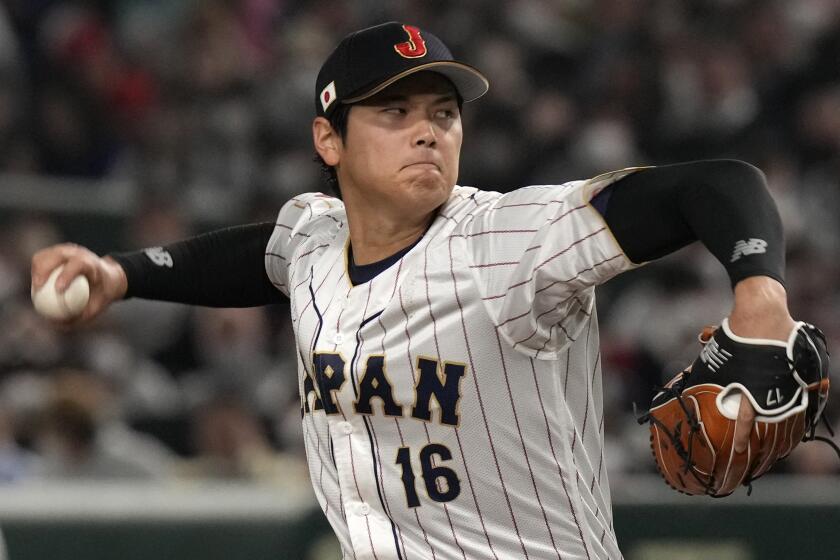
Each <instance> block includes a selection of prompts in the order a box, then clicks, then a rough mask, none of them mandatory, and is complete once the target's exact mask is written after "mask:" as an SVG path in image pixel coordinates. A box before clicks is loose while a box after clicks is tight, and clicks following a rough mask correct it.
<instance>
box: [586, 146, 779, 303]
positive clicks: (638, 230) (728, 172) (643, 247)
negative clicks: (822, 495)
mask: <svg viewBox="0 0 840 560" xmlns="http://www.w3.org/2000/svg"><path fill="white" fill-rule="evenodd" d="M595 198H596V199H600V200H596V199H593V205H594V206H595V207H596V208H598V209H599V211H601V213H602V214H603V215H604V218H605V220H606V222H607V225H608V226H609V227H610V229H611V230H612V232H613V234H614V235H615V238H616V240H617V241H618V243H619V245H621V248H622V249H623V250H624V252H625V254H626V255H627V256H628V257H629V258H630V260H632V261H633V262H637V263H640V262H645V261H650V260H653V259H657V258H659V257H662V256H664V255H667V254H669V253H672V252H674V251H676V250H677V249H680V248H681V247H684V246H686V245H688V244H689V243H691V242H693V241H696V240H699V241H701V242H702V243H703V244H704V245H705V246H706V248H708V249H709V251H710V252H711V253H712V254H713V255H714V256H715V257H716V258H717V259H718V260H719V261H720V262H721V264H723V266H724V267H725V268H726V270H727V272H728V273H729V278H730V280H731V282H732V285H733V286H734V285H735V284H737V283H738V282H739V281H740V280H743V279H744V278H747V277H749V276H758V275H762V276H770V277H771V278H775V279H776V280H778V281H779V282H782V283H784V267H785V247H784V235H783V232H782V222H781V219H780V218H779V213H778V211H777V209H776V205H775V203H774V202H773V199H772V198H771V196H770V193H769V192H768V190H767V186H766V181H765V179H764V174H763V173H762V172H761V171H760V170H758V169H757V168H755V167H753V166H752V165H749V164H747V163H744V162H741V161H736V160H712V161H696V162H689V163H681V164H676V165H667V166H663V167H653V168H650V169H643V170H640V171H637V172H636V173H633V174H632V175H628V176H627V177H625V178H623V179H621V180H619V181H617V182H616V183H615V184H614V185H611V186H610V187H609V188H608V189H606V192H605V191H602V192H601V193H600V194H599V195H598V196H596V197H595ZM604 207H606V208H605V209H604Z"/></svg>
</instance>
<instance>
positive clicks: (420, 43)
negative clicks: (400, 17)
mask: <svg viewBox="0 0 840 560" xmlns="http://www.w3.org/2000/svg"><path fill="white" fill-rule="evenodd" d="M402 28H403V29H404V30H405V32H406V33H408V41H406V42H405V43H397V44H396V45H394V50H395V51H397V52H398V53H399V54H400V56H403V57H405V58H420V57H421V56H426V41H424V40H423V37H421V36H420V30H419V29H418V28H416V27H414V26H413V25H403V26H402Z"/></svg>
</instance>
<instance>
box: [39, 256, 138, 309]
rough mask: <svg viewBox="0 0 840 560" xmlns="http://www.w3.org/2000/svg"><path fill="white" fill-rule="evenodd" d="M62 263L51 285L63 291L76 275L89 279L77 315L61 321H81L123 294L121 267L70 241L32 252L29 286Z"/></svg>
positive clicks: (123, 273) (124, 278)
mask: <svg viewBox="0 0 840 560" xmlns="http://www.w3.org/2000/svg"><path fill="white" fill-rule="evenodd" d="M61 265H64V270H62V271H61V274H60V275H59V276H58V278H57V279H56V282H55V285H56V289H57V291H59V292H63V291H64V290H65V289H66V288H67V286H69V285H70V282H71V281H72V280H73V279H74V278H75V277H77V276H79V275H84V276H86V277H87V279H88V282H89V283H90V299H89V300H88V303H87V306H85V309H84V311H83V312H82V314H81V315H79V316H78V317H75V318H73V319H69V320H66V321H62V322H63V323H64V324H66V325H70V324H75V323H81V322H84V321H87V320H89V319H92V318H93V317H95V316H97V315H99V314H100V313H102V312H103V311H104V310H105V309H107V308H108V306H109V305H110V304H111V303H113V302H115V301H117V300H120V299H122V298H123V296H125V293H126V290H127V289H128V281H127V279H126V275H125V271H124V270H123V268H122V267H121V266H120V265H119V264H118V263H117V262H116V261H115V260H113V259H111V258H110V257H100V256H98V255H97V254H96V253H94V252H92V251H90V250H89V249H86V248H85V247H82V246H80V245H75V244H73V243H62V244H60V245H53V246H51V247H47V248H46V249H42V250H40V251H38V252H37V253H35V254H34V255H33V256H32V288H33V290H37V289H39V288H40V287H41V286H43V285H44V283H45V282H46V281H47V279H48V278H49V276H50V273H51V272H52V271H53V270H55V269H56V268H58V267H59V266H61Z"/></svg>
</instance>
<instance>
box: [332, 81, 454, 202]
mask: <svg viewBox="0 0 840 560" xmlns="http://www.w3.org/2000/svg"><path fill="white" fill-rule="evenodd" d="M462 137H463V132H462V129H461V115H460V112H459V110H458V101H457V98H456V93H455V90H454V88H453V86H452V84H451V83H450V82H449V81H448V80H447V79H446V78H444V77H443V76H441V75H439V74H435V73H432V72H419V73H417V74H414V75H411V76H408V77H406V78H404V79H402V80H400V81H398V82H396V83H395V84H393V85H391V86H390V87H388V88H386V89H384V90H383V91H381V92H380V93H378V94H377V95H375V96H373V97H371V98H370V99H367V100H365V101H362V102H360V103H358V104H356V105H354V106H353V107H352V108H351V110H350V112H349V115H348V121H347V133H346V135H345V138H344V141H343V142H341V143H340V146H339V150H338V152H339V163H338V166H337V173H338V178H339V184H340V185H341V190H342V195H343V197H344V199H345V202H351V201H354V200H360V201H363V203H365V204H370V205H373V206H375V207H378V208H382V209H383V210H385V209H386V208H385V207H386V206H387V207H388V208H391V209H394V210H396V211H397V212H399V213H401V214H402V215H406V216H410V215H420V214H422V215H425V214H428V213H429V212H432V211H433V210H434V209H435V208H437V207H438V206H440V205H441V204H443V203H444V202H445V201H446V200H447V199H448V198H449V195H450V193H451V192H452V188H453V186H454V185H455V181H456V180H457V178H458V160H459V156H460V153H461V140H462Z"/></svg>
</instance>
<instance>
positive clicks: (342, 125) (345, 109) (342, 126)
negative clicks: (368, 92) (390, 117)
mask: <svg viewBox="0 0 840 560" xmlns="http://www.w3.org/2000/svg"><path fill="white" fill-rule="evenodd" d="M351 107H352V105H344V104H342V105H339V106H338V107H336V108H335V111H333V112H332V114H330V116H329V117H327V120H328V121H330V126H331V127H332V128H333V130H334V131H335V132H336V134H338V137H339V138H341V139H342V140H344V139H345V138H347V117H348V115H349V114H350V108H351ZM314 160H315V162H317V163H319V164H320V165H321V172H322V173H323V174H324V179H325V180H326V182H327V185H329V187H330V190H331V191H332V193H333V194H334V195H335V196H336V198H338V199H341V189H340V188H339V186H338V175H337V174H336V172H335V167H333V166H332V165H327V162H325V161H324V158H322V157H321V154H319V153H318V152H315V158H314Z"/></svg>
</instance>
